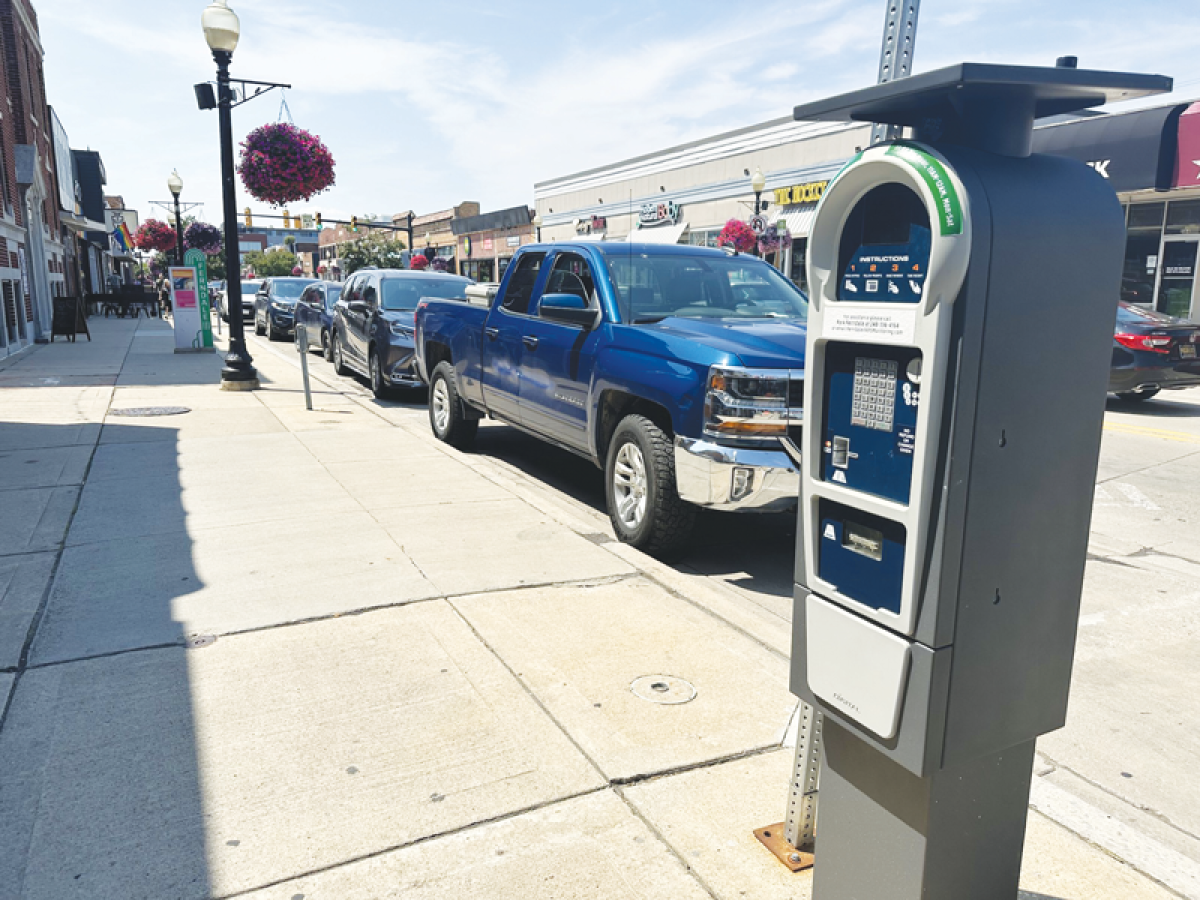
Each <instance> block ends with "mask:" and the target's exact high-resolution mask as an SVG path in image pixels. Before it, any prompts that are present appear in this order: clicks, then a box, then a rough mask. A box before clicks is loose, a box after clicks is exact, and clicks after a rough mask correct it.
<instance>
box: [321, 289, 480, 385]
mask: <svg viewBox="0 0 1200 900" xmlns="http://www.w3.org/2000/svg"><path fill="white" fill-rule="evenodd" d="M474 283H475V282H473V281H472V280H471V279H470V278H464V277H463V276H461V275H447V274H446V273H444V272H413V271H411V270H408V269H364V270H361V271H359V272H355V273H354V274H353V275H351V276H350V278H349V279H348V280H347V281H346V283H345V285H344V286H343V287H342V296H341V297H340V298H338V302H337V303H336V304H335V305H334V307H333V365H334V368H335V369H336V370H337V373H338V374H339V375H345V374H346V373H347V372H348V371H350V370H351V369H353V370H354V371H356V372H358V373H360V374H362V375H365V376H366V377H367V378H368V379H369V380H370V382H371V392H372V393H373V394H374V395H375V396H376V397H380V396H383V395H384V394H385V393H386V392H387V391H388V389H389V388H393V387H407V388H415V387H421V386H422V384H423V382H422V381H421V377H420V376H419V375H418V374H417V368H416V364H415V361H414V359H413V330H414V328H415V326H416V312H417V304H418V303H420V302H421V298H422V297H440V298H443V299H453V298H455V297H466V289H467V285H469V284H474Z"/></svg>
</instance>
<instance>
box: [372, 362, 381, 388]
mask: <svg viewBox="0 0 1200 900" xmlns="http://www.w3.org/2000/svg"><path fill="white" fill-rule="evenodd" d="M371 390H373V391H374V392H375V393H377V394H378V393H380V392H381V391H382V390H383V379H382V378H381V377H380V374H379V357H378V356H372V357H371Z"/></svg>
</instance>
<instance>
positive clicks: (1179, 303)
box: [1157, 236, 1200, 319]
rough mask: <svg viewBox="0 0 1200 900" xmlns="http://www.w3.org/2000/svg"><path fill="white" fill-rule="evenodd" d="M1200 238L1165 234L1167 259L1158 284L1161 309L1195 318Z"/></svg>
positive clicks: (1170, 314) (1172, 313) (1164, 251)
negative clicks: (1166, 235)
mask: <svg viewBox="0 0 1200 900" xmlns="http://www.w3.org/2000/svg"><path fill="white" fill-rule="evenodd" d="M1198 251H1200V239H1197V238H1195V237H1191V236H1189V237H1165V238H1164V239H1163V259H1162V267H1161V273H1162V274H1161V277H1160V279H1159V285H1158V303H1157V308H1158V311H1159V312H1161V313H1166V314H1167V315H1168V316H1176V317H1177V318H1180V319H1195V318H1196V316H1197V314H1198V313H1200V310H1197V309H1196V258H1197V254H1198Z"/></svg>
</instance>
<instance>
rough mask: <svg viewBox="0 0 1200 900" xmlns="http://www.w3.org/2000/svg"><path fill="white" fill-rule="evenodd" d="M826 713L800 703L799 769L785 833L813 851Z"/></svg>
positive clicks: (799, 847) (793, 842) (800, 847)
mask: <svg viewBox="0 0 1200 900" xmlns="http://www.w3.org/2000/svg"><path fill="white" fill-rule="evenodd" d="M823 719H824V716H823V715H822V714H821V713H820V712H818V711H817V710H815V709H813V708H812V707H811V706H809V705H808V704H807V703H801V704H800V727H799V729H798V730H797V732H796V769H795V772H794V773H793V775H792V792H791V798H790V799H789V801H788V812H787V818H786V819H785V820H784V823H783V835H784V837H785V838H786V839H787V842H788V843H789V844H791V845H792V846H793V847H795V848H796V849H797V850H804V851H806V852H809V853H811V852H812V848H813V841H814V840H815V838H816V828H817V787H818V783H819V781H820V778H821V725H822V721H823Z"/></svg>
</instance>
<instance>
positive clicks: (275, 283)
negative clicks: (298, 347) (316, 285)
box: [254, 278, 316, 341]
mask: <svg viewBox="0 0 1200 900" xmlns="http://www.w3.org/2000/svg"><path fill="white" fill-rule="evenodd" d="M315 280H316V279H314V278H268V279H267V280H266V281H264V282H263V283H262V287H260V288H259V289H258V294H257V295H256V296H255V298H254V333H255V334H260V335H261V334H265V335H266V336H267V337H268V338H269V339H270V340H272V341H281V340H283V339H284V338H285V337H288V336H289V335H291V334H292V331H293V328H294V326H295V311H296V301H297V300H299V299H300V295H301V294H303V293H304V289H305V288H306V287H308V286H309V285H310V284H312V283H313V282H314V281H315Z"/></svg>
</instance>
